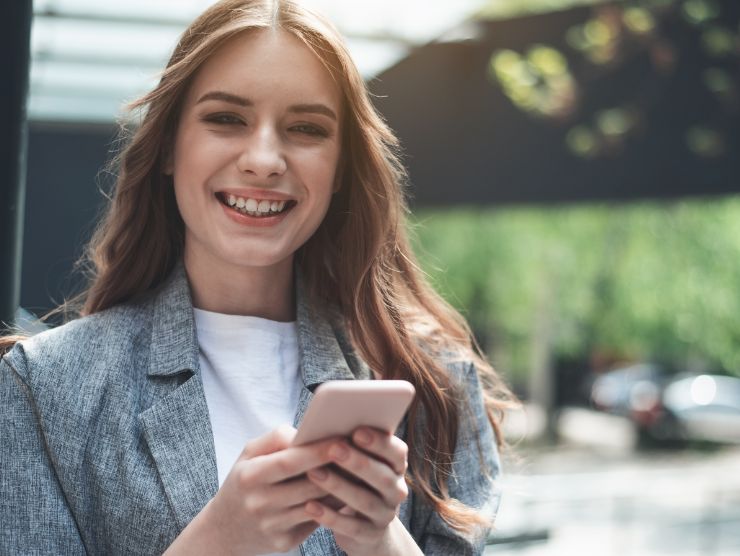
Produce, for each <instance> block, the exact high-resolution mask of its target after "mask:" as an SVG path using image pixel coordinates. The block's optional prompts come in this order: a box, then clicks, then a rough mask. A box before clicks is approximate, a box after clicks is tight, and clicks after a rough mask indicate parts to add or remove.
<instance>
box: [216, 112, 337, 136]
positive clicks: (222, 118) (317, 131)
mask: <svg viewBox="0 0 740 556" xmlns="http://www.w3.org/2000/svg"><path fill="white" fill-rule="evenodd" d="M203 121H205V122H208V123H212V124H217V125H227V126H228V125H245V124H244V121H243V120H242V119H241V118H239V117H238V116H234V115H232V114H209V115H208V116H205V117H204V118H203ZM290 130H291V131H297V132H298V133H302V134H305V135H308V136H311V137H328V136H329V132H328V131H326V130H325V129H324V128H322V127H319V126H316V125H310V124H298V125H294V126H291V127H290Z"/></svg>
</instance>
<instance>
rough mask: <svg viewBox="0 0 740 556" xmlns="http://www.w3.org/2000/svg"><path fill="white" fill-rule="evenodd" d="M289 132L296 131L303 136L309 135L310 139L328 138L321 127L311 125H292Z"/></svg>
mask: <svg viewBox="0 0 740 556" xmlns="http://www.w3.org/2000/svg"><path fill="white" fill-rule="evenodd" d="M290 130H291V131H296V132H298V133H303V134H305V135H310V136H312V137H328V136H329V132H328V131H326V130H325V129H324V128H323V127H319V126H316V125H311V124H298V125H294V126H292V127H291V128H290Z"/></svg>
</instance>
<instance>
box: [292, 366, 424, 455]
mask: <svg viewBox="0 0 740 556" xmlns="http://www.w3.org/2000/svg"><path fill="white" fill-rule="evenodd" d="M414 394H415V390H414V386H413V385H412V384H411V383H410V382H407V381H405V380H332V381H329V382H325V383H324V384H321V385H320V386H319V387H318V388H317V389H316V392H315V393H314V397H313V399H312V400H311V403H310V404H309V406H308V409H307V410H306V414H305V415H304V416H303V421H302V422H301V424H300V426H299V427H298V433H297V434H296V436H295V438H294V439H293V445H295V446H298V445H301V444H308V443H310V442H315V441H317V440H322V439H324V438H329V437H331V436H350V435H351V434H352V432H353V431H354V430H355V429H356V428H358V427H372V428H375V429H379V430H381V431H385V432H389V433H391V434H392V433H393V432H395V430H396V428H398V425H399V423H400V422H401V419H402V418H403V416H404V414H405V413H406V410H407V409H408V407H409V405H410V404H411V400H413V399H414Z"/></svg>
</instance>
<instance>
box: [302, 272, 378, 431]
mask: <svg viewBox="0 0 740 556" xmlns="http://www.w3.org/2000/svg"><path fill="white" fill-rule="evenodd" d="M296 320H297V326H298V349H299V350H300V355H301V358H300V360H301V377H302V379H303V389H302V390H301V395H300V399H299V401H298V408H297V411H296V416H295V421H294V423H293V424H294V426H295V427H297V426H298V425H299V424H300V423H301V421H302V420H303V415H304V413H305V412H306V409H307V408H308V404H309V402H310V401H311V398H312V397H313V392H314V390H315V389H316V387H317V386H318V385H319V384H322V383H323V382H326V381H328V380H356V379H369V378H371V372H370V369H369V368H368V366H367V364H366V363H365V362H364V361H362V360H361V359H360V358H359V357H357V355H356V353H355V352H354V349H352V347H351V344H350V342H349V339H348V338H347V335H346V332H345V329H344V326H343V323H342V322H341V317H340V316H339V315H338V314H336V313H335V312H332V311H331V310H330V309H328V308H326V307H319V306H318V305H317V304H315V303H312V302H311V300H310V299H309V297H308V294H307V292H306V291H305V288H304V287H303V286H302V284H301V281H300V276H299V278H298V280H297V287H296Z"/></svg>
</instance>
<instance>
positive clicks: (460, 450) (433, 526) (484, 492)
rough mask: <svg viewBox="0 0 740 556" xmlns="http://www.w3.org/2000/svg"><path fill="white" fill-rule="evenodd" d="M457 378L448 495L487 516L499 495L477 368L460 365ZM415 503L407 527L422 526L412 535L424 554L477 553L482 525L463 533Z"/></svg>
mask: <svg viewBox="0 0 740 556" xmlns="http://www.w3.org/2000/svg"><path fill="white" fill-rule="evenodd" d="M461 379H462V381H463V385H462V386H463V390H464V393H465V397H466V398H467V400H466V401H467V404H466V407H463V408H462V411H461V415H460V427H459V429H458V431H459V432H458V437H457V442H456V445H455V455H454V460H453V466H452V474H451V476H450V478H449V481H448V489H449V494H450V497H451V498H455V499H456V500H459V501H460V502H462V503H464V504H465V505H466V506H468V507H472V508H476V509H478V510H479V511H480V512H481V513H482V514H483V515H485V516H489V517H491V519H493V517H494V516H495V514H496V511H497V510H498V506H499V501H500V495H501V493H500V490H499V488H498V481H497V480H496V479H497V478H498V477H499V474H500V461H499V455H498V450H497V448H496V439H495V436H494V432H493V428H492V427H491V424H490V423H489V421H488V417H487V414H486V410H485V406H484V402H483V393H482V390H481V385H480V381H479V379H478V372H477V370H476V368H475V366H474V365H473V364H472V363H467V364H465V366H464V372H463V373H462V376H461ZM417 504H419V502H417ZM420 506H421V507H415V508H414V509H413V514H414V516H413V521H414V523H413V524H412V530H413V528H416V527H421V528H422V531H421V534H420V535H418V534H415V535H414V536H415V537H416V538H417V539H418V540H419V546H420V548H421V549H422V551H423V552H424V554H425V555H427V556H443V555H450V554H455V555H456V556H468V555H479V554H482V553H483V550H484V548H485V542H486V538H487V536H488V529H487V528H486V529H483V528H481V529H479V530H478V531H476V532H475V533H473V534H471V535H464V534H462V533H460V532H459V531H456V530H454V529H452V528H451V527H450V526H449V525H447V523H445V522H444V520H443V519H442V518H441V517H440V516H439V514H437V513H435V512H433V511H432V510H431V508H428V507H426V504H423V505H420ZM415 526H416V527H415Z"/></svg>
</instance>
